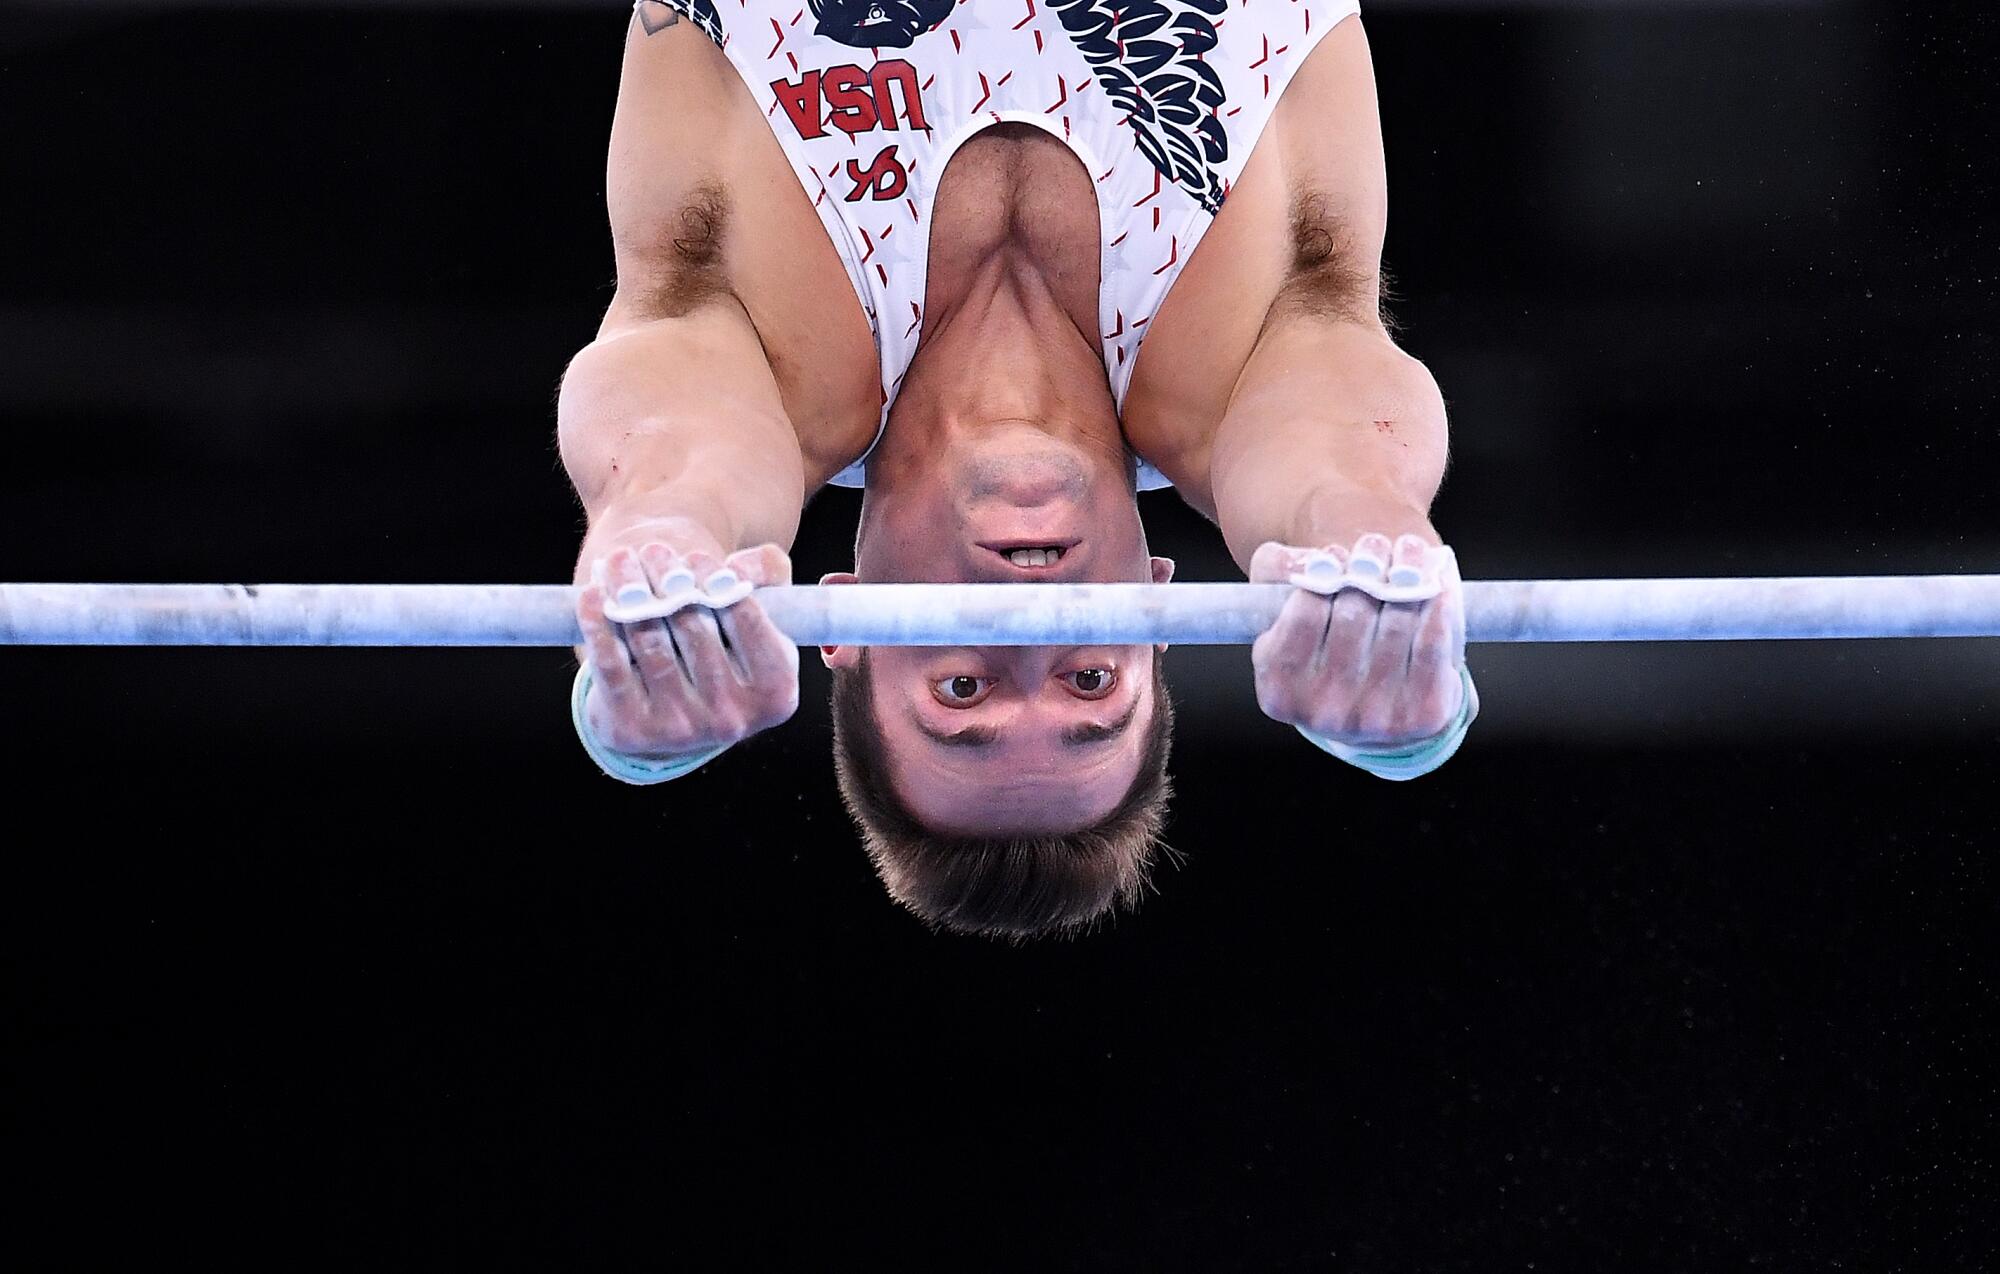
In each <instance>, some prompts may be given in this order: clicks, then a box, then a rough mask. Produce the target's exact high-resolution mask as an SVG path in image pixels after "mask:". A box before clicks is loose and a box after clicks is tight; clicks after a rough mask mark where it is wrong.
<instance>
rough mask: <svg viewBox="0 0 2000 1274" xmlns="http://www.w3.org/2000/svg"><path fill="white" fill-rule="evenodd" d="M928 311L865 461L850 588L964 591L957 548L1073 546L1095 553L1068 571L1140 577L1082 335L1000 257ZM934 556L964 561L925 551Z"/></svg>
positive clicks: (1135, 538)
mask: <svg viewBox="0 0 2000 1274" xmlns="http://www.w3.org/2000/svg"><path fill="white" fill-rule="evenodd" d="M931 302H932V305H931V309H930V311H929V313H928V314H927V316H926V330H925V334H924V339H923V340H922V342H921V343H920V344H919V346H918V349H917V353H916V356H915V358H914V359H912V361H911V364H910V370H909V372H908V373H907V374H906V375H905V377H904V380H903V385H902V389H901V392H900V393H899V394H898V395H897V398H896V402H895V404H894V406H893V407H892V408H891V411H890V414H889V422H888V428H887V429H886V430H885V431H884V433H883V437H882V441H881V444H880V445H879V446H877V448H876V449H875V452H874V454H873V455H871V456H870V457H869V459H868V490H867V493H866V495H865V497H864V499H863V503H862V513H861V534H860V537H859V539H858V541H857V545H856V548H857V555H856V556H857V563H858V569H859V570H860V573H861V575H862V578H864V579H884V580H887V579H916V578H966V576H963V575H954V574H951V573H949V572H953V571H959V570H962V569H964V567H963V557H962V554H963V552H964V551H966V548H965V546H968V545H974V544H985V543H989V542H993V541H1002V542H1008V543H1015V542H1026V543H1030V544H1056V543H1066V542H1069V541H1071V540H1077V539H1081V540H1084V541H1088V542H1089V543H1090V544H1091V545H1092V546H1094V548H1093V551H1092V552H1091V553H1089V554H1080V555H1079V558H1078V562H1079V566H1078V569H1083V563H1084V562H1086V561H1088V562H1089V563H1091V564H1092V568H1093V569H1094V570H1097V569H1101V570H1103V571H1108V572H1114V573H1113V574H1107V575H1106V576H1105V578H1124V577H1125V576H1126V575H1127V574H1129V573H1130V572H1131V571H1133V570H1139V571H1140V572H1141V574H1140V576H1139V577H1141V578H1142V577H1143V569H1144V564H1145V551H1144V545H1143V535H1142V533H1141V532H1140V531H1139V530H1138V526H1137V515H1138V509H1137V504H1136V499H1135V495H1134V490H1133V481H1134V470H1133V463H1132V460H1131V457H1130V455H1129V454H1128V453H1127V451H1126V449H1125V440H1124V435H1123V433H1122V432H1121V431H1120V429H1119V426H1118V416H1117V412H1116V410H1115V408H1114V407H1113V405H1112V400H1111V387H1110V384H1109V381H1108V380H1107V378H1106V376H1105V372H1104V364H1103V361H1102V358H1101V357H1100V356H1099V354H1098V352H1097V344H1096V341H1095V338H1094V335H1093V334H1091V333H1089V332H1086V331H1085V330H1082V329H1080V328H1079V327H1078V326H1077V324H1076V322H1075V320H1074V319H1073V317H1072V316H1071V315H1070V314H1068V313H1067V312H1065V310H1064V308H1063V307H1062V306H1061V305H1060V304H1058V303H1057V301H1056V299H1055V297H1054V296H1053V295H1052V293H1051V290H1050V288H1049V287H1048V286H1047V284H1046V282H1045V281H1044V280H1043V278H1042V276H1041V274H1040V273H1039V272H1038V271H1036V270H1034V269H1033V268H1031V267H1024V266H1023V265H1022V264H1021V262H1020V261H1019V259H1018V258H1017V259H1013V260H1010V259H1008V258H1007V256H1006V255H1005V254H996V255H995V256H994V257H993V258H990V259H988V261H986V262H985V263H983V264H982V265H981V267H980V268H979V269H977V270H976V271H973V272H971V276H970V278H969V279H968V283H967V286H965V287H964V288H962V289H960V290H958V292H957V293H956V295H952V294H951V293H949V292H946V293H945V294H944V295H943V296H942V297H941V296H940V292H939V291H938V290H937V289H935V288H934V289H933V290H932V292H931ZM940 302H942V303H940ZM1093 326H1094V324H1093ZM947 543H948V544H953V545H958V546H960V550H961V557H959V558H953V557H951V556H950V554H948V553H945V551H944V550H943V549H942V548H937V547H936V546H939V545H943V544H947ZM1112 546H1116V551H1115V552H1114V551H1112ZM934 548H935V549H936V552H937V553H938V554H940V555H941V556H937V557H936V560H932V559H933V552H932V550H933V549H934ZM977 556H978V555H977V554H973V559H974V560H977ZM1128 559H1129V560H1128ZM1134 561H1136V562H1137V563H1138V564H1139V565H1138V566H1136V567H1135V566H1133V562H1134ZM925 572H929V573H928V574H926V573H925Z"/></svg>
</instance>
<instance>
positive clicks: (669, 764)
mask: <svg viewBox="0 0 2000 1274" xmlns="http://www.w3.org/2000/svg"><path fill="white" fill-rule="evenodd" d="M589 700H590V665H588V664H585V665H583V666H582V667H580V668H578V669H577V670H576V682H575V684H574V685H573V686H572V687H571V688H570V692H569V719H570V723H571V724H572V725H574V726H575V727H576V737H577V738H578V739H580V740H582V742H583V750H584V751H585V752H587V753H589V754H590V759H591V760H593V761H595V762H597V768H598V769H600V770H603V771H604V772H605V773H606V774H609V775H610V776H611V777H612V778H614V779H617V780H618V781H619V782H621V783H633V784H637V785H639V786H647V785H650V784H653V783H664V782H666V781H667V780H668V779H677V778H679V777H680V776H681V775H683V774H686V773H688V772H690V771H692V770H698V769H700V768H701V767H702V766H704V765H707V764H708V763H709V762H710V761H713V760H714V759H715V758H716V757H719V756H721V755H722V754H723V753H724V752H727V751H728V750H729V745H728V744H727V743H725V744H723V745H722V746H721V747H716V748H710V749H708V750H707V751H705V752H691V753H689V754H688V755H686V756H670V757H661V758H653V757H639V756H633V755H631V754H630V753H626V752H617V751H613V750H612V749H611V748H609V747H606V746H605V745H604V744H603V743H602V742H601V741H599V740H598V739H597V738H595V737H594V736H593V735H592V734H591V733H590V726H589V725H588V724H587V723H586V720H585V716H584V710H583V707H584V704H585V703H587V702H589Z"/></svg>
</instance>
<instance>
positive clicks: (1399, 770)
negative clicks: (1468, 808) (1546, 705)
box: [1297, 664, 1479, 783]
mask: <svg viewBox="0 0 2000 1274" xmlns="http://www.w3.org/2000/svg"><path fill="white" fill-rule="evenodd" d="M1458 675H1459V680H1460V682H1461V684H1463V685H1464V687H1465V698H1464V700H1463V702H1461V703H1460V704H1459V708H1458V717H1457V719H1456V720H1454V721H1453V722H1452V723H1451V725H1449V726H1448V727H1446V728H1445V730H1444V732H1443V733H1441V734H1438V735H1435V736H1433V737H1431V738H1428V739H1425V740H1422V741H1421V742H1418V743H1412V744H1410V745H1408V746H1406V747H1400V748H1357V747H1354V746H1352V745H1351V744H1346V743H1336V742H1334V741H1333V740H1332V739H1328V738H1324V737H1322V736H1320V735H1317V734H1314V733H1313V732H1312V731H1310V730H1308V729H1306V728H1305V727H1304V726H1298V727H1297V729H1298V732H1299V733H1300V734H1302V735H1304V736H1305V737H1306V738H1307V739H1308V740H1310V741H1311V743H1312V744H1313V746H1314V747H1317V748H1319V749H1320V750H1321V751H1322V752H1326V753H1328V754H1329V755H1332V756H1336V757H1339V758H1340V759H1341V760H1343V761H1345V762H1347V763H1348V764H1349V765H1352V766H1354V767H1356V768H1357V769H1363V770H1366V771H1368V772H1369V773H1370V774H1373V775H1374V776H1375V777H1377V778H1383V779H1388V780H1390V781H1391V782H1396V783H1402V782H1406V781H1408V780H1410V779H1414V778H1421V777H1422V776H1424V775H1426V774H1429V773H1430V772H1431V771H1432V770H1435V769H1437V768H1438V767H1439V766H1440V765H1443V764H1444V763H1445V762H1446V761H1449V760H1451V758H1452V754H1453V753H1455V752H1457V751H1458V745H1459V744H1461V743H1463V742H1465V734H1466V731H1467V729H1468V728H1470V727H1471V725H1472V719H1473V718H1474V717H1476V716H1478V715H1479V691H1478V689H1477V688H1476V687H1475V686H1474V685H1473V684H1472V670H1471V669H1470V668H1467V667H1466V666H1465V665H1463V664H1460V665H1459V668H1458Z"/></svg>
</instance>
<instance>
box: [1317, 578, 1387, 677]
mask: <svg viewBox="0 0 2000 1274" xmlns="http://www.w3.org/2000/svg"><path fill="white" fill-rule="evenodd" d="M1382 610H1383V605H1382V603H1381V602H1378V601H1376V600H1375V599H1374V598H1372V597H1370V596H1369V595H1368V594H1366V593H1364V592H1362V591H1361V590H1360V589H1358V588H1344V589H1342V590H1341V591H1340V592H1338V593H1336V594H1334V596H1333V598H1332V606H1331V611H1332V613H1331V614H1330V615H1329V616H1328V617H1327V622H1326V640H1325V642H1323V643H1322V645H1321V649H1320V666H1321V667H1322V668H1331V669H1334V670H1335V671H1336V673H1337V674H1338V675H1337V679H1338V680H1340V681H1344V682H1346V683H1348V684H1352V685H1358V684H1360V683H1361V681H1362V680H1363V679H1364V678H1365V677H1366V676H1367V675H1368V673H1369V672H1370V670H1371V666H1372V663H1373V660H1374V656H1375V645H1376V634H1375V629H1376V625H1377V624H1378V623H1379V622H1380V621H1381V618H1382Z"/></svg>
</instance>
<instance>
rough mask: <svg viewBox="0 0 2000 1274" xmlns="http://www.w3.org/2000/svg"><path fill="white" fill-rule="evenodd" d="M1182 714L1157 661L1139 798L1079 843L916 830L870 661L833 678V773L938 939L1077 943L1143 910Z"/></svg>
mask: <svg viewBox="0 0 2000 1274" xmlns="http://www.w3.org/2000/svg"><path fill="white" fill-rule="evenodd" d="M1173 737H1174V705H1173V700H1172V698H1171V697H1170V696H1169V695H1168V693H1167V683H1166V681H1165V679H1164V678H1163V677H1162V676H1161V675H1160V655H1159V651H1158V650H1157V649H1156V650H1155V651H1154V652H1153V714H1152V719H1151V720H1150V721H1149V722H1148V723H1147V725H1146V733H1145V745H1144V751H1143V753H1142V754H1141V756H1140V758H1139V771H1138V773H1137V774H1136V775H1134V776H1133V779H1132V786H1131V787H1130V788H1129V789H1127V791H1126V793H1125V796H1124V798H1123V799H1122V800H1120V801H1119V802H1118V806H1117V808H1116V809H1113V810H1112V811H1111V813H1110V814H1108V815H1106V816H1105V817H1104V818H1103V819H1101V820H1099V821H1098V822H1097V823H1096V824H1094V825H1092V826H1090V827H1085V828H1080V829H1079V830H1077V831H1074V832H1069V833H1060V834H1049V835H1029V836H963V835H955V834H943V833H937V832H933V831H931V830H930V829H929V828H927V827H925V826H924V825H923V824H922V823H920V822H919V821H918V820H917V818H916V816H915V815H914V814H912V813H911V812H910V808H909V806H908V805H907V804H905V803H904V801H903V799H902V797H901V796H899V795H898V794H897V792H896V788H895V785H894V784H893V783H892V782H891V781H890V778H889V757H888V752H887V750H886V749H885V748H884V747H883V745H882V731H881V729H880V727H879V725H878V724H877V722H876V720H875V712H874V706H873V694H872V692H871V689H870V682H869V673H868V652H867V651H865V650H864V651H863V652H862V654H861V661H860V665H859V667H856V668H854V669H851V670H849V669H836V670H835V671H834V674H833V762H834V774H835V775H836V777H837V778H838V779H839V782H840V794H841V796H842V798H844V799H845V801H846V803H847V812H848V813H849V814H850V815H851V816H852V817H853V819H854V823H855V826H856V827H857V828H859V829H860V832H861V843H862V845H863V846H864V847H866V849H867V850H868V858H869V861H871V862H873V863H874V864H875V873H876V875H878V876H880V877H881V878H882V883H883V885H885V886H886V887H887V888H888V890H889V896H890V897H891V898H894V899H895V900H896V901H897V902H899V903H901V904H902V905H903V906H905V907H907V908H909V909H910V910H911V911H913V912H915V913H916V914H917V916H918V917H919V918H921V919H922V920H923V921H924V922H925V923H926V924H928V925H931V926H932V927H933V928H939V929H948V930H950V931H952V932H954V933H969V934H978V935H980V936H983V937H992V938H1006V939H1013V940H1016V941H1018V940H1020V939H1023V938H1031V937H1038V936H1042V935H1046V934H1073V933H1077V932H1080V931H1083V930H1086V929H1088V928H1089V927H1090V926H1091V925H1092V923H1093V922H1094V921H1096V920H1098V919H1099V918H1101V917H1102V916H1104V915H1106V914H1108V913H1111V912H1113V911H1115V910H1117V909H1118V908H1120V907H1123V908H1124V909H1125V910H1128V911H1129V910H1131V909H1132V908H1134V907H1136V906H1138V904H1139V896H1140V894H1141V893H1143V892H1144V891H1145V888H1146V885H1147V881H1148V879H1149V878H1150V874H1151V871H1152V865H1153V850H1154V847H1155V846H1156V845H1157V844H1158V843H1159V840H1160V832H1161V830H1162V828H1164V827H1165V825H1166V815H1167V799H1168V797H1170V796H1171V795H1172V793H1173V787H1172V784H1171V783H1170V782H1169V780H1168V778H1167V755H1168V753H1169V752H1170V751H1172V748H1173Z"/></svg>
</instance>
